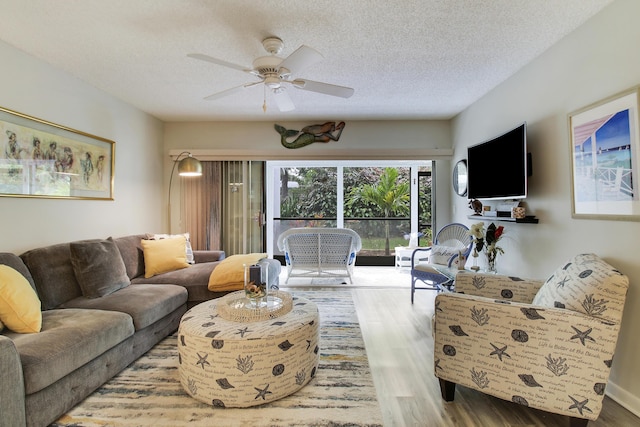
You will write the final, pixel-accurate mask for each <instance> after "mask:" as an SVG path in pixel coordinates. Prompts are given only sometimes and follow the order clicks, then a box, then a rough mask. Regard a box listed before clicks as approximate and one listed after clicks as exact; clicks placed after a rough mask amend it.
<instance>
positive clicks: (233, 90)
mask: <svg viewBox="0 0 640 427" xmlns="http://www.w3.org/2000/svg"><path fill="white" fill-rule="evenodd" d="M260 83H262V81H259V82H252V83H246V84H243V85H241V86H236V87H232V88H231V89H227V90H223V91H222V92H218V93H214V94H213V95H209V96H206V97H205V98H204V99H205V100H207V101H213V100H214V99H220V98H223V97H225V96H229V95H233V94H234V93H238V92H241V91H243V90H244V89H246V88H248V87H251V86H255V85H257V84H260Z"/></svg>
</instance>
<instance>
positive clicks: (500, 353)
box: [489, 343, 511, 362]
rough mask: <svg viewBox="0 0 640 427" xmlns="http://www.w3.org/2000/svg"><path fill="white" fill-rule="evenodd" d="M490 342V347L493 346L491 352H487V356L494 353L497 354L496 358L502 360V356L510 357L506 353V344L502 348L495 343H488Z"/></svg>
mask: <svg viewBox="0 0 640 427" xmlns="http://www.w3.org/2000/svg"><path fill="white" fill-rule="evenodd" d="M489 344H491V347H493V351H492V352H491V353H489V356H493V355H496V356H498V359H500V361H501V362H502V356H506V357H508V358H509V359H511V356H509V353H507V346H506V345H505V346H504V347H502V348H498V347H496V346H495V345H493V343H489Z"/></svg>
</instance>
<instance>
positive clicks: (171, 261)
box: [141, 236, 189, 279]
mask: <svg viewBox="0 0 640 427" xmlns="http://www.w3.org/2000/svg"><path fill="white" fill-rule="evenodd" d="M186 242H187V240H186V239H185V238H184V236H180V237H176V238H175V239H162V240H142V242H141V244H142V252H143V255H144V277H146V278H147V279H148V278H149V277H153V276H155V275H156V274H161V273H166V272H167V271H173V270H179V269H181V268H186V267H189V264H188V263H187V257H186V251H185V247H186Z"/></svg>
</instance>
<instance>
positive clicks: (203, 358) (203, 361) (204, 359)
mask: <svg viewBox="0 0 640 427" xmlns="http://www.w3.org/2000/svg"><path fill="white" fill-rule="evenodd" d="M196 354H197V355H198V361H197V362H196V365H202V369H204V365H205V364H207V365H209V366H211V363H209V361H207V357H209V353H205V354H204V356H200V353H196Z"/></svg>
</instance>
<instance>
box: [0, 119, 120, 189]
mask: <svg viewBox="0 0 640 427" xmlns="http://www.w3.org/2000/svg"><path fill="white" fill-rule="evenodd" d="M0 141H1V143H0V150H1V151H0V196H3V197H45V198H60V199H98V200H113V183H114V178H113V171H114V167H115V142H114V141H110V140H108V139H104V138H100V137H98V136H95V135H90V134H88V133H84V132H81V131H78V130H74V129H70V128H68V127H65V126H61V125H57V124H55V123H51V122H47V121H45V120H42V119H38V118H35V117H31V116H28V115H26V114H22V113H18V112H15V111H11V110H8V109H6V108H2V107H0Z"/></svg>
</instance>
